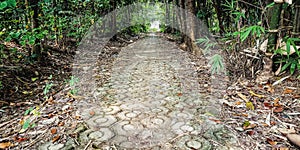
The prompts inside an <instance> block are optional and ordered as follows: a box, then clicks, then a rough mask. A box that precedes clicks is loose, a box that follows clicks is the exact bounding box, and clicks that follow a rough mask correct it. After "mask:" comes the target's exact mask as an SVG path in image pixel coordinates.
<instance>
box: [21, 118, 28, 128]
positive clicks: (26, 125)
mask: <svg viewBox="0 0 300 150" xmlns="http://www.w3.org/2000/svg"><path fill="white" fill-rule="evenodd" d="M29 126H30V119H27V120H26V121H25V122H24V124H23V127H22V129H25V130H26V129H28V128H29Z"/></svg>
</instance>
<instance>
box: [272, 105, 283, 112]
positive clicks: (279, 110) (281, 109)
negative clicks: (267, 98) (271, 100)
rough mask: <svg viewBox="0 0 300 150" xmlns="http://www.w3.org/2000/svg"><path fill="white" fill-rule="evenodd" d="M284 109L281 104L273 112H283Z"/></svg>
mask: <svg viewBox="0 0 300 150" xmlns="http://www.w3.org/2000/svg"><path fill="white" fill-rule="evenodd" d="M283 110H284V108H283V107H282V106H280V107H275V108H274V109H273V112H276V113H280V112H283Z"/></svg>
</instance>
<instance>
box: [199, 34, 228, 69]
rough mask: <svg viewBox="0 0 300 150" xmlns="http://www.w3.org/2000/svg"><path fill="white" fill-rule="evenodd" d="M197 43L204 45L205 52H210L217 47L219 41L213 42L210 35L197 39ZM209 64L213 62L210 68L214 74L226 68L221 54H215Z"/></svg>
mask: <svg viewBox="0 0 300 150" xmlns="http://www.w3.org/2000/svg"><path fill="white" fill-rule="evenodd" d="M196 43H199V44H203V45H204V47H205V48H204V54H207V53H209V50H210V49H213V48H215V46H216V45H217V44H218V43H217V42H212V41H211V40H210V39H209V38H208V37H205V38H200V39H197V42H196ZM209 64H211V68H210V70H211V73H212V74H215V73H221V72H224V70H225V67H224V63H223V58H222V56H221V55H219V54H214V55H213V56H212V57H211V59H210V61H209Z"/></svg>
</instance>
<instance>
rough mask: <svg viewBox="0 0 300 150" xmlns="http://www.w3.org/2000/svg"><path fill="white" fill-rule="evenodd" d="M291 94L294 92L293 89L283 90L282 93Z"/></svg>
mask: <svg viewBox="0 0 300 150" xmlns="http://www.w3.org/2000/svg"><path fill="white" fill-rule="evenodd" d="M293 92H294V90H293V89H289V88H285V89H284V91H283V94H291V93H293Z"/></svg>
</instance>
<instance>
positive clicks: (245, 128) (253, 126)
mask: <svg viewBox="0 0 300 150" xmlns="http://www.w3.org/2000/svg"><path fill="white" fill-rule="evenodd" d="M256 126H257V124H255V123H253V124H250V125H249V126H243V128H244V130H247V129H253V128H255V127H256Z"/></svg>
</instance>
